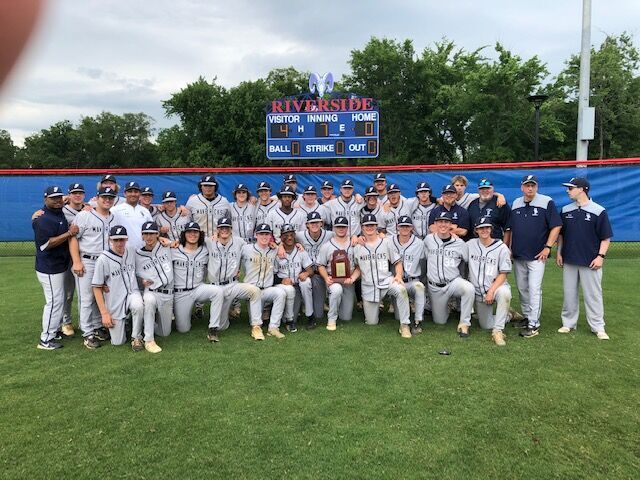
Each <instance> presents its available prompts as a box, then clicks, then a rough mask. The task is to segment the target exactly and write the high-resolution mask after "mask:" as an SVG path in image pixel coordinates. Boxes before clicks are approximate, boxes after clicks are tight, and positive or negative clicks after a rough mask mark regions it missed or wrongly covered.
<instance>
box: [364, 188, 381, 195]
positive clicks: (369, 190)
mask: <svg viewBox="0 0 640 480" xmlns="http://www.w3.org/2000/svg"><path fill="white" fill-rule="evenodd" d="M364 196H365V197H379V196H380V194H379V193H378V191H377V190H376V187H367V189H366V190H365V192H364Z"/></svg>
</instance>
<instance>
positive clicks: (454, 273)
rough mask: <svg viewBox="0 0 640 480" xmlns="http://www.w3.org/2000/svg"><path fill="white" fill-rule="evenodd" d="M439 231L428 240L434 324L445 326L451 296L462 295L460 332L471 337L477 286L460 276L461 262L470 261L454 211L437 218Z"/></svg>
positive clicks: (426, 239) (428, 236) (426, 241)
mask: <svg viewBox="0 0 640 480" xmlns="http://www.w3.org/2000/svg"><path fill="white" fill-rule="evenodd" d="M434 224H435V226H436V228H435V230H436V231H435V233H431V234H429V235H427V237H426V238H425V239H424V244H425V250H426V255H427V283H428V284H429V287H428V288H429V296H430V297H431V315H432V317H433V323H437V324H440V325H444V324H445V323H447V320H449V299H450V298H452V297H454V298H455V297H457V298H460V322H459V323H458V334H459V335H460V337H462V338H465V337H468V336H469V327H470V326H471V308H472V307H473V299H474V288H473V285H472V284H471V283H469V282H468V281H467V280H465V279H464V278H462V277H461V276H460V263H462V262H466V261H468V258H469V249H468V248H467V244H466V243H464V242H463V241H462V239H461V238H460V237H458V236H454V235H452V232H451V230H452V228H455V225H454V224H453V223H452V218H451V213H449V212H446V211H442V212H440V213H439V215H438V217H437V218H436V219H435V220H434Z"/></svg>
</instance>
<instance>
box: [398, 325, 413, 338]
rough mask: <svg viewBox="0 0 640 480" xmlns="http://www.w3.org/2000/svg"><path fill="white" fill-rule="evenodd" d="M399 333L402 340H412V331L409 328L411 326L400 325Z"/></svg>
mask: <svg viewBox="0 0 640 480" xmlns="http://www.w3.org/2000/svg"><path fill="white" fill-rule="evenodd" d="M398 332H399V333H400V336H401V337H402V338H411V329H410V328H409V325H404V324H403V325H400V330H398Z"/></svg>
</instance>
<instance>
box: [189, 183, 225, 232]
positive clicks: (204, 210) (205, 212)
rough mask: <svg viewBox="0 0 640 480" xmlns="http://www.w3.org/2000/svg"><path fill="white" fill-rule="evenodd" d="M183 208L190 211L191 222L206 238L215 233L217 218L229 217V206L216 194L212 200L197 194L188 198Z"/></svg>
mask: <svg viewBox="0 0 640 480" xmlns="http://www.w3.org/2000/svg"><path fill="white" fill-rule="evenodd" d="M185 206H186V207H187V208H188V209H189V210H190V211H191V216H192V217H193V221H194V222H197V223H198V225H200V228H201V229H202V231H204V232H205V235H206V236H207V237H210V236H212V235H213V234H214V233H215V232H216V230H217V224H218V219H219V218H221V217H228V216H230V209H231V205H229V201H228V200H227V199H226V198H224V197H223V196H222V195H220V194H216V196H215V197H214V198H213V199H212V200H207V199H206V198H205V196H204V195H202V194H201V193H199V194H198V195H195V196H192V197H191V198H189V200H188V201H187V204H186V205H185Z"/></svg>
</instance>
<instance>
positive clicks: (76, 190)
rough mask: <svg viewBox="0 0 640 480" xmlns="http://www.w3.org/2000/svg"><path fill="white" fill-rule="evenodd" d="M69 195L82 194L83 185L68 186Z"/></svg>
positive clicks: (73, 184)
mask: <svg viewBox="0 0 640 480" xmlns="http://www.w3.org/2000/svg"><path fill="white" fill-rule="evenodd" d="M69 193H84V185H82V184H81V183H72V184H71V185H69Z"/></svg>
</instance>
